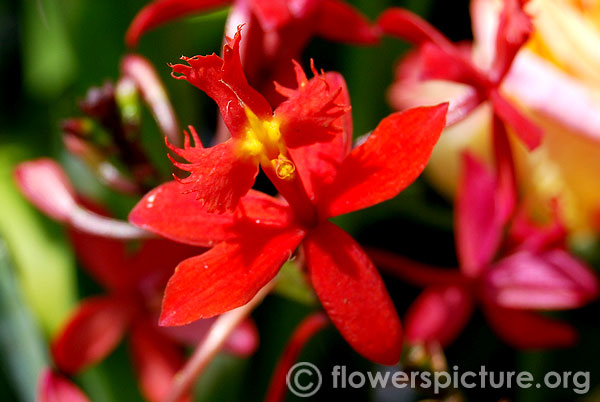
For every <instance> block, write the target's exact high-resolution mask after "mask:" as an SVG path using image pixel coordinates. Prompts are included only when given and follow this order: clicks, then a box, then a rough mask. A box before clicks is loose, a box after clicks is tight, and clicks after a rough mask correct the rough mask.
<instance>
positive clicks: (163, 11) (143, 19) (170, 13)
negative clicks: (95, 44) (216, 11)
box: [125, 0, 231, 47]
mask: <svg viewBox="0 0 600 402" xmlns="http://www.w3.org/2000/svg"><path fill="white" fill-rule="evenodd" d="M229 3H231V0H156V1H153V2H152V3H150V4H148V5H147V6H146V7H144V8H143V9H142V10H141V11H140V12H139V13H138V14H137V15H136V16H135V18H134V20H133V21H132V22H131V25H129V28H128V29H127V33H126V34H125V43H127V46H129V47H135V46H136V45H137V43H138V41H139V39H140V37H141V36H142V35H143V34H144V33H146V32H148V31H149V30H151V29H153V28H155V27H157V26H159V25H162V24H165V23H167V22H169V21H172V20H174V19H177V18H181V17H185V16H187V15H191V14H195V13H199V12H202V11H208V10H209V9H212V8H216V7H222V6H226V5H228V4H229Z"/></svg>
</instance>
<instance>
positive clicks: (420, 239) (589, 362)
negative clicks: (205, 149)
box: [0, 0, 600, 402]
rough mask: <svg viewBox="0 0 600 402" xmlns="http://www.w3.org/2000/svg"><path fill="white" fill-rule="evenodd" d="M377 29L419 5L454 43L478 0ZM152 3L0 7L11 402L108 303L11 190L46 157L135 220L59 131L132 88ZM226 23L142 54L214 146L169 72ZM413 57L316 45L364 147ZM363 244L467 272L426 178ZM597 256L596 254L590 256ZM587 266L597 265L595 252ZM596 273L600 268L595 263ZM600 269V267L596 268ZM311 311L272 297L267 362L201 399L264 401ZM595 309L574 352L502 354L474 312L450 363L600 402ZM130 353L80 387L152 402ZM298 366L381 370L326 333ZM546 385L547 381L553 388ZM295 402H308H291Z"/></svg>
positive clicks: (116, 399)
mask: <svg viewBox="0 0 600 402" xmlns="http://www.w3.org/2000/svg"><path fill="white" fill-rule="evenodd" d="M349 2H350V3H352V4H354V5H355V6H356V7H357V8H359V9H360V10H361V11H363V12H364V13H365V14H366V15H368V16H369V17H370V18H372V19H374V18H375V17H376V16H377V15H378V14H379V13H380V12H381V11H382V10H383V9H385V8H386V7H388V6H390V5H396V6H402V7H406V8H409V9H411V10H413V11H415V12H416V13H418V14H420V15H422V16H423V17H425V18H426V19H427V20H429V21H430V22H432V23H433V24H434V25H435V26H436V27H438V28H439V29H440V30H441V31H442V32H444V33H445V34H446V35H447V36H449V37H450V38H451V39H452V40H454V41H458V40H463V39H469V38H470V35H471V33H470V32H471V28H470V20H469V9H468V1H467V0H453V1H447V0H412V1H409V0H407V1H391V0H390V1H385V0H355V1H349ZM145 3H146V2H145V1H143V0H128V1H117V0H101V1H97V0H96V1H94V0H2V1H0V88H1V89H0V400H1V401H33V400H34V395H35V388H36V382H37V374H38V373H39V371H40V369H41V368H42V367H43V366H45V365H47V364H48V363H49V358H48V349H47V348H48V347H47V344H48V339H50V337H51V336H52V335H53V334H54V333H55V332H56V331H57V329H59V328H60V326H61V324H62V323H63V322H64V319H65V318H66V317H67V315H68V313H69V311H70V309H71V308H72V307H73V306H74V305H75V302H76V301H77V300H78V299H80V298H83V297H86V296H89V295H93V294H95V293H99V292H100V288H99V287H98V285H96V284H95V283H94V281H93V280H92V279H91V278H89V277H88V276H86V274H85V273H84V271H82V270H81V269H78V268H77V261H75V258H74V256H73V252H72V250H71V249H70V246H69V243H68V241H67V238H66V236H65V230H64V229H63V227H62V226H61V225H60V224H58V223H56V222H53V221H51V220H50V219H48V218H46V217H45V216H43V215H42V214H41V213H40V212H38V211H37V210H36V209H35V208H33V207H32V206H30V205H29V203H28V202H26V201H25V199H24V198H23V197H22V196H21V195H20V193H19V192H18V191H17V189H16V188H15V185H14V183H13V178H12V171H13V169H14V166H15V165H16V164H17V163H19V162H21V161H24V160H27V159H32V158H36V157H41V156H49V157H52V158H55V159H57V160H58V161H59V162H60V163H61V165H62V166H63V167H64V168H65V169H66V170H67V172H68V174H69V177H70V178H71V179H72V181H73V182H74V184H75V186H76V187H77V189H78V191H80V192H81V193H82V194H85V195H86V196H87V197H89V198H91V199H94V200H98V201H100V202H102V203H103V204H105V205H108V206H109V207H110V209H111V212H112V213H113V214H114V215H115V216H117V217H120V218H126V216H127V213H128V211H129V210H130V209H131V208H132V206H133V205H134V204H135V202H136V199H135V198H133V197H127V196H123V195H121V194H117V193H116V192H111V191H108V190H106V189H105V187H103V186H102V185H101V184H100V183H99V182H98V180H97V179H96V178H95V176H94V175H93V174H92V173H91V172H90V171H89V170H88V168H87V167H86V166H85V165H83V164H82V163H80V162H78V161H77V160H75V159H74V158H72V157H71V156H69V154H68V153H66V152H65V150H64V146H63V143H62V137H61V129H60V123H61V121H62V120H64V119H66V118H69V117H77V116H81V112H80V109H79V107H78V102H79V101H81V100H82V99H83V98H84V97H85V94H86V92H87V90H88V89H89V88H90V87H92V86H100V85H102V84H103V83H105V82H107V81H110V80H112V81H113V82H114V81H115V80H116V79H117V78H118V77H119V63H120V60H121V58H122V57H123V55H124V54H126V53H125V52H126V48H125V45H124V42H123V36H124V34H125V31H126V29H127V26H128V24H129V23H130V21H131V20H132V18H133V17H134V15H135V14H136V13H137V12H138V11H139V10H140V9H141V8H142V7H143V6H144V5H145ZM226 16H227V10H222V11H218V12H215V13H211V14H208V15H203V16H200V17H195V18H186V19H183V20H180V21H178V22H174V23H170V24H167V25H165V26H163V27H160V28H158V29H155V30H153V31H151V32H150V33H148V34H147V35H146V36H145V37H144V38H143V39H142V40H141V43H140V46H139V48H138V52H139V53H141V54H142V55H143V56H145V57H147V58H148V59H149V60H150V61H151V62H152V63H153V64H154V66H155V67H156V69H157V71H158V73H159V75H160V78H161V79H162V80H163V82H164V85H165V86H166V88H167V90H168V93H169V96H170V99H171V101H172V103H173V105H174V108H175V110H176V113H177V115H178V118H179V121H180V123H181V125H182V126H186V125H188V124H192V125H194V126H195V127H196V128H197V130H198V131H199V133H200V134H201V136H202V137H203V138H210V137H211V136H212V134H213V132H214V129H215V127H216V118H215V116H216V113H217V110H216V107H215V105H214V103H213V102H212V101H210V99H209V98H208V97H207V96H205V95H204V94H203V93H201V92H200V91H198V90H197V89H196V88H194V87H192V86H191V85H188V84H187V83H184V82H181V81H177V80H174V79H172V78H170V75H169V74H170V68H168V67H167V63H169V62H176V61H177V60H178V59H179V57H180V56H181V55H187V56H193V55H196V54H209V53H212V52H217V53H219V51H220V46H221V42H222V34H223V28H224V23H225V19H226ZM407 49H408V47H407V46H406V45H405V44H403V43H401V42H400V41H398V40H394V39H389V38H386V39H384V40H383V41H382V43H381V44H380V45H379V46H376V47H368V48H367V47H364V48H361V47H354V46H345V45H340V44H334V43H330V42H326V41H323V40H320V39H315V40H313V41H312V42H311V43H310V46H309V48H308V49H307V50H306V51H305V52H304V54H305V56H306V60H303V63H304V65H307V61H308V58H314V60H315V64H316V66H317V68H319V69H320V68H323V69H325V70H336V71H339V72H341V73H342V74H343V75H344V77H345V78H346V81H347V83H348V87H349V90H350V95H351V100H352V114H353V118H354V124H355V125H354V127H355V136H359V135H362V134H365V133H367V132H369V131H370V130H372V129H373V128H374V127H375V125H376V124H377V123H378V122H379V120H380V119H381V118H383V117H385V116H386V115H387V114H389V113H390V112H391V111H392V110H391V109H390V107H389V106H388V104H387V101H386V91H387V89H388V87H389V85H390V83H391V82H392V78H393V67H394V65H395V62H396V61H397V60H398V59H399V58H400V57H401V55H402V54H403V53H404V52H405V51H406V50H407ZM143 113H145V115H144V118H143V119H142V121H143V130H142V132H143V141H144V147H145V148H146V149H147V150H148V152H149V153H150V155H151V157H152V159H153V162H155V164H156V165H157V166H159V167H160V168H161V169H162V173H164V174H165V176H166V177H167V175H168V173H169V161H168V159H167V158H166V150H165V147H164V142H163V139H162V138H161V135H160V134H159V131H158V129H157V127H156V125H155V123H154V122H153V119H152V118H151V116H150V114H149V111H147V110H144V111H143ZM336 223H338V224H339V225H341V226H342V227H344V228H345V229H346V230H348V231H349V232H350V233H352V234H353V235H354V236H355V238H357V239H358V240H359V241H360V242H362V243H364V244H367V245H376V246H378V247H381V248H385V249H388V250H391V251H395V252H397V253H399V254H402V255H406V256H409V257H411V258H414V259H416V260H420V261H424V262H427V263H431V264H436V265H441V266H448V267H455V266H456V256H455V254H454V239H453V234H452V206H451V203H450V202H449V201H448V200H446V199H444V198H442V197H441V196H439V195H438V194H437V193H436V192H435V190H433V189H432V188H431V187H430V186H429V185H428V184H427V182H426V181H425V180H423V179H419V180H418V181H417V182H416V183H415V184H414V185H412V186H411V187H410V188H409V189H408V190H407V191H405V192H403V193H402V194H401V195H400V196H399V197H397V198H396V199H394V200H391V201H389V202H386V203H384V204H381V205H379V206H376V207H373V208H371V209H369V210H367V211H362V212H359V213H354V214H350V215H348V216H344V217H342V218H338V219H337V220H336ZM583 251H584V252H585V250H583ZM584 257H586V258H587V259H588V261H591V262H592V263H594V261H595V260H596V259H595V257H594V255H593V253H590V252H587V253H584ZM596 262H597V261H596ZM595 266H596V267H597V266H598V264H595ZM385 279H386V283H387V286H388V289H389V291H390V294H391V295H392V298H393V299H394V302H395V303H396V306H397V309H398V311H399V312H400V314H401V315H402V313H403V312H404V311H405V310H406V307H407V306H408V305H409V303H410V302H411V301H412V300H413V299H414V297H415V296H416V295H417V294H418V292H419V289H415V288H412V287H410V286H409V285H406V284H404V283H402V282H401V281H399V280H397V279H395V278H392V277H385ZM312 310H314V307H313V306H311V305H310V303H307V302H305V301H302V299H301V298H300V300H294V298H289V297H282V296H277V295H273V296H270V297H268V298H267V299H266V301H265V302H264V303H263V305H262V306H261V307H260V308H259V309H257V310H256V312H255V313H254V314H253V317H254V319H255V320H256V322H257V324H258V328H259V333H260V341H261V344H260V347H259V349H258V351H257V352H256V353H255V355H254V356H252V357H251V358H248V359H241V358H237V357H233V356H230V355H227V354H221V355H219V356H218V358H217V359H216V360H215V361H214V362H213V364H212V365H211V366H210V368H209V370H208V371H207V372H206V374H205V375H204V376H203V377H202V379H201V380H200V381H199V383H198V386H197V387H196V399H195V400H196V401H223V402H225V401H232V402H233V401H260V400H262V398H263V397H264V393H265V391H266V388H267V385H268V382H269V380H270V376H271V374H272V371H273V368H274V366H275V363H276V361H277V358H278V356H279V355H280V353H281V350H282V349H283V347H284V344H285V342H286V340H287V339H288V337H289V335H290V333H291V332H292V330H293V328H294V327H295V326H296V325H297V324H298V322H299V321H300V320H301V319H302V318H303V317H304V316H306V314H308V312H310V311H312ZM598 312H599V305H598V302H596V303H594V304H592V305H589V306H587V307H585V308H583V309H579V310H576V311H572V312H566V313H564V314H563V315H564V316H566V317H568V319H569V320H570V322H572V323H574V324H575V325H576V326H577V328H578V329H579V330H580V332H581V337H582V338H581V341H580V343H579V344H578V346H577V347H576V348H571V349H567V350H561V351H547V352H518V351H515V350H514V349H512V348H509V347H508V346H506V345H505V344H503V343H502V342H501V341H500V340H498V339H497V337H496V336H495V335H494V334H493V333H492V332H491V330H490V329H489V328H488V327H487V326H486V325H485V323H484V321H483V318H482V317H480V316H479V315H477V314H476V316H475V319H473V320H472V321H471V322H470V324H469V326H468V328H467V330H466V331H465V332H464V333H463V334H462V336H461V337H460V338H459V340H458V341H457V342H456V343H454V344H453V345H452V346H451V347H450V348H449V349H448V350H447V355H446V358H447V360H448V362H449V365H450V366H453V365H458V366H459V367H460V369H461V371H466V370H474V371H477V370H478V369H479V366H480V365H481V364H485V365H486V367H487V368H488V370H498V371H499V370H529V371H531V372H532V373H534V374H535V373H545V372H548V371H550V370H557V371H575V370H588V371H590V372H591V373H592V376H591V380H592V391H591V392H590V394H589V395H588V396H586V397H585V398H583V399H581V400H584V401H589V402H591V401H600V389H599V388H598V385H599V383H600V379H599V378H598V375H597V374H598V373H600V370H599V368H600V359H598V358H600V345H599V342H598V339H600V326H599V325H598V319H597V317H598ZM128 360H129V359H128V352H127V350H126V348H125V347H124V346H119V348H118V349H117V350H116V351H115V352H114V353H113V354H111V356H110V357H109V358H108V359H107V360H105V361H104V362H102V363H100V364H99V365H97V366H95V367H93V368H91V369H89V370H86V371H85V372H84V373H83V374H81V375H79V376H78V377H76V380H77V382H78V383H79V384H80V385H81V386H82V387H83V388H84V389H85V390H86V393H87V394H88V395H89V396H90V398H91V400H93V401H94V402H121V401H128V402H130V401H131V402H135V401H142V398H141V396H140V394H139V392H138V390H137V387H136V381H135V379H134V374H133V371H132V369H131V365H130V364H129V362H128ZM300 360H307V361H311V362H314V363H315V364H317V365H318V366H319V367H323V368H325V370H328V369H329V368H331V367H333V366H334V365H340V364H346V365H348V367H349V368H348V369H349V370H351V369H357V370H362V371H363V372H364V371H366V370H370V369H373V367H372V365H371V363H369V362H368V361H366V360H364V359H362V358H361V357H360V356H358V355H357V354H356V353H355V352H353V351H352V350H351V349H350V347H349V346H348V345H347V344H346V343H345V341H344V340H343V339H342V338H341V337H340V335H339V334H338V333H337V332H336V331H335V329H333V328H329V329H327V330H325V331H323V332H321V333H320V334H319V335H317V336H316V337H315V338H314V339H313V340H311V341H310V343H309V344H308V346H307V347H306V349H305V350H304V352H303V354H302V356H301V359H300ZM541 375H543V374H540V376H541ZM325 381H326V382H325V384H324V390H323V391H322V392H319V393H318V394H317V395H316V396H315V397H313V398H312V399H311V400H323V401H327V400H331V399H332V398H336V399H339V400H342V399H343V398H345V397H348V398H351V400H365V401H366V400H371V401H381V402H384V401H392V400H393V401H411V400H416V399H415V398H416V395H414V394H413V393H412V392H411V391H400V390H393V389H392V390H385V391H381V390H379V391H377V392H373V391H370V390H366V389H361V390H346V391H341V390H336V391H335V392H333V391H332V390H328V389H327V388H328V384H327V376H325ZM465 393H466V395H467V396H468V400H472V401H497V400H499V399H501V398H508V399H509V400H514V401H527V402H537V401H571V400H574V399H575V397H576V395H575V394H573V393H572V391H570V390H563V389H556V390H550V389H544V388H542V389H523V390H516V389H512V390H493V389H487V390H478V389H472V390H465ZM287 400H289V401H294V400H301V399H296V398H295V397H294V396H292V395H289V396H288V399H287Z"/></svg>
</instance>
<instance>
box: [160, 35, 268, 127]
mask: <svg viewBox="0 0 600 402" xmlns="http://www.w3.org/2000/svg"><path fill="white" fill-rule="evenodd" d="M241 39H242V35H241V27H238V31H237V32H236V34H235V36H234V37H233V39H231V40H229V41H228V42H227V43H226V44H225V46H224V48H223V58H222V59H221V58H220V57H219V56H217V55H216V54H214V53H213V54H212V55H210V56H195V57H191V58H190V57H182V60H184V61H186V62H187V63H188V65H184V64H175V65H172V66H171V67H172V69H173V73H172V75H173V77H175V78H177V79H182V80H187V81H188V82H189V83H190V84H192V85H194V86H196V87H197V88H199V89H201V90H202V91H204V92H205V93H206V94H207V95H208V96H210V97H211V98H212V99H213V100H214V101H215V102H216V103H217V105H218V106H219V110H220V111H221V116H223V120H224V121H225V125H227V128H228V129H229V132H230V133H231V136H232V137H234V138H239V137H241V136H243V135H244V134H245V133H246V129H247V126H248V117H247V115H246V109H249V110H251V111H252V112H253V113H254V114H255V115H256V116H258V118H259V119H261V120H264V119H270V118H271V117H272V114H273V110H272V109H271V106H270V105H269V102H267V100H266V99H265V98H264V97H263V96H262V95H261V94H260V93H258V92H257V91H256V90H255V89H254V88H252V87H251V86H250V85H249V84H248V81H247V80H246V76H245V74H244V70H243V69H242V64H241V61H240V41H241Z"/></svg>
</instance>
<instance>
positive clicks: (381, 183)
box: [319, 103, 448, 217]
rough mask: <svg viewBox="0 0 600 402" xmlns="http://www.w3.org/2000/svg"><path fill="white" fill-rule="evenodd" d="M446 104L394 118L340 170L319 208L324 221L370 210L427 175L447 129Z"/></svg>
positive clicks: (343, 164) (397, 114)
mask: <svg viewBox="0 0 600 402" xmlns="http://www.w3.org/2000/svg"><path fill="white" fill-rule="evenodd" d="M447 110H448V104H447V103H445V104H442V105H438V106H432V107H419V108H415V109H410V110H407V111H404V112H398V113H394V114H391V115H390V116H388V117H386V118H385V119H383V120H382V121H381V123H379V125H378V126H377V128H375V130H374V131H373V133H372V134H371V135H370V136H369V138H368V139H367V141H365V142H364V143H363V144H362V145H360V146H359V147H357V148H354V149H353V150H352V152H351V153H350V155H348V156H347V157H346V158H345V159H344V161H343V162H342V165H341V166H340V168H339V171H338V175H337V176H336V177H335V179H334V180H333V182H332V183H331V185H330V186H329V187H328V189H327V192H326V193H325V195H324V196H323V199H322V203H321V204H320V205H319V207H320V210H321V213H322V216H327V217H331V216H337V215H341V214H345V213H347V212H352V211H356V210H358V209H362V208H366V207H369V206H372V205H375V204H378V203H380V202H383V201H386V200H388V199H390V198H393V197H395V196H396V195H398V194H399V193H400V192H401V191H402V190H404V189H405V188H406V187H408V186H409V185H410V184H411V183H412V182H413V181H414V180H415V179H416V178H417V177H418V176H419V175H420V174H421V172H422V171H423V169H424V168H425V165H426V164H427V162H428V160H429V157H430V156H431V152H432V151H433V147H434V145H435V144H436V143H437V141H438V139H439V137H440V134H441V133H442V130H443V128H444V125H445V117H446V112H447Z"/></svg>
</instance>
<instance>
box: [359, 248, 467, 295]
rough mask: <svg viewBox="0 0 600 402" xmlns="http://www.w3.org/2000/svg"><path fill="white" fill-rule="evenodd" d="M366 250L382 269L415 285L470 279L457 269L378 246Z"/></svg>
mask: <svg viewBox="0 0 600 402" xmlns="http://www.w3.org/2000/svg"><path fill="white" fill-rule="evenodd" d="M365 251H366V252H367V254H368V255H369V258H371V260H372V261H373V263H375V265H377V268H379V270H380V271H383V272H385V273H387V274H390V275H394V276H396V277H398V278H400V279H402V280H404V281H406V282H408V283H411V284H413V285H415V286H420V287H425V286H431V285H449V284H461V283H466V282H467V281H468V280H467V279H466V278H465V277H464V276H463V275H462V274H461V273H460V271H458V270H456V269H447V268H441V267H433V266H430V265H427V264H423V263H421V262H417V261H413V260H411V259H409V258H406V257H402V256H400V255H397V254H394V253H391V252H388V251H385V250H379V249H376V248H366V249H365Z"/></svg>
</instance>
